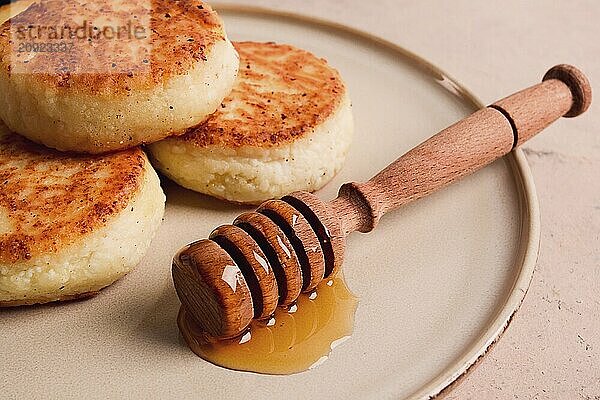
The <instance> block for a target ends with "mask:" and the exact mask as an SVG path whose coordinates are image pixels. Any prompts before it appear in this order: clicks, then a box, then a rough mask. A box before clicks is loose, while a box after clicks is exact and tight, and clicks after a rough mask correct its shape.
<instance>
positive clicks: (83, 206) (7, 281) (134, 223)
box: [0, 123, 165, 306]
mask: <svg viewBox="0 0 600 400" xmlns="http://www.w3.org/2000/svg"><path fill="white" fill-rule="evenodd" d="M164 201H165V197H164V194H163V193H162V190H161V188H160V184H159V181H158V177H157V175H156V173H155V172H154V170H153V169H152V167H151V166H150V163H149V162H148V160H147V158H146V156H145V155H144V153H143V152H142V151H141V150H140V149H131V150H127V151H125V152H120V153H115V154H110V155H105V156H76V155H68V154H64V153H58V152H57V151H55V150H50V149H47V148H45V147H43V146H40V145H38V144H35V143H32V142H30V141H28V140H27V139H25V138H22V137H20V136H19V135H16V134H13V133H11V132H9V131H8V129H7V128H6V126H4V125H3V124H1V123H0V306H11V305H21V304H34V303H45V302H50V301H56V300H67V299H72V298H77V297H82V296H86V295H90V294H93V293H95V292H97V291H98V290H100V289H102V288H103V287H105V286H107V285H109V284H111V283H113V282H114V281H115V280H117V279H119V278H120V277H122V276H123V275H125V274H126V273H127V272H129V271H130V270H131V269H132V268H133V267H134V266H135V265H136V264H137V263H138V262H139V261H140V260H141V258H142V256H143V255H144V253H145V252H146V250H147V249H148V247H149V245H150V241H151V239H152V237H153V236H154V233H155V231H156V229H157V228H158V226H159V225H160V222H161V219H162V215H163V210H164Z"/></svg>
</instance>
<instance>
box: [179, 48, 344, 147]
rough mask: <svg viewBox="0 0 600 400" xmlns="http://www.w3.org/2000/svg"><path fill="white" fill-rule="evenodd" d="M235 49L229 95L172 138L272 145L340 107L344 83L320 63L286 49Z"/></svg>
mask: <svg viewBox="0 0 600 400" xmlns="http://www.w3.org/2000/svg"><path fill="white" fill-rule="evenodd" d="M234 45H235V47H236V49H237V51H238V53H239V54H240V72H239V75H238V79H237V81H236V84H235V86H234V89H233V92H232V93H231V94H230V95H229V96H228V97H227V98H226V99H225V100H224V101H223V104H221V108H220V109H219V110H217V112H216V113H215V114H213V115H212V116H211V117H210V118H209V119H208V120H207V121H206V122H204V123H203V124H201V125H199V126H197V127H194V128H190V129H189V130H188V131H187V132H186V133H185V134H184V135H183V136H180V137H177V138H173V140H177V141H185V142H188V143H193V144H194V145H196V146H200V147H204V146H210V145H223V146H228V147H239V146H255V147H272V146H276V145H281V144H285V143H288V142H291V141H294V140H296V139H298V138H300V137H302V136H304V135H306V134H308V133H310V132H312V131H313V129H314V128H315V127H316V126H317V125H319V124H320V123H322V122H323V121H325V120H326V119H328V118H329V117H330V116H331V115H332V114H333V113H334V112H335V111H336V109H337V108H338V106H339V105H340V103H341V101H342V99H343V97H344V94H345V87H344V84H343V82H342V80H341V77H340V75H339V73H338V72H337V71H336V70H335V69H333V68H332V67H330V66H329V65H328V64H327V61H325V60H324V59H319V58H317V57H315V56H314V55H312V54H311V53H309V52H307V51H304V50H300V49H297V48H295V47H292V46H289V45H281V44H275V43H254V42H239V43H234Z"/></svg>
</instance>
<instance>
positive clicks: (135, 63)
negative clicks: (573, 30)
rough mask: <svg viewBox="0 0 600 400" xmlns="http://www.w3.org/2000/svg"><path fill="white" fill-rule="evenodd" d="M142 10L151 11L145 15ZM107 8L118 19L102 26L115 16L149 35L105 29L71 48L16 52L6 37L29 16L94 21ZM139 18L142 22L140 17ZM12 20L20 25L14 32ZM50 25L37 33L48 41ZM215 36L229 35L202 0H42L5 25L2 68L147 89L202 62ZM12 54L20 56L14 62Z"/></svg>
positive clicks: (76, 82)
mask: <svg viewBox="0 0 600 400" xmlns="http://www.w3.org/2000/svg"><path fill="white" fill-rule="evenodd" d="M117 1H123V2H124V4H126V6H125V7H126V9H121V8H119V11H115V10H114V9H113V8H114V7H113V6H114V4H116V2H117ZM148 4H150V5H151V10H149V9H148V7H147V5H148ZM144 5H146V8H144ZM144 15H146V16H149V18H145V17H144V18H142V17H141V16H144ZM107 16H109V18H110V16H112V17H114V18H115V19H114V20H113V22H112V23H104V24H102V25H101V27H104V26H111V27H112V26H121V25H119V24H118V22H117V21H128V22H132V26H133V27H136V26H140V27H143V28H145V30H144V32H147V33H148V35H149V36H148V37H149V39H148V41H140V40H139V39H136V38H135V37H134V36H133V35H129V36H126V35H125V34H124V33H123V35H122V36H121V38H120V39H118V40H117V39H108V38H106V37H105V36H103V35H100V38H99V39H93V40H91V41H88V40H86V39H85V38H83V39H74V40H67V42H70V41H72V42H74V44H75V45H74V46H73V47H72V48H71V50H70V51H69V52H35V53H22V54H21V53H18V52H17V53H16V57H13V56H12V54H11V53H12V45H11V44H9V41H10V40H11V36H13V37H16V29H17V28H16V27H24V26H25V27H26V26H28V25H29V24H32V25H33V26H34V28H35V29H37V27H38V26H43V27H57V26H58V27H60V26H63V25H66V26H69V27H77V26H81V25H82V21H83V20H86V21H88V25H90V26H91V25H93V22H92V21H104V20H105V18H106V17H107ZM138 16H140V17H138ZM136 20H143V21H145V22H144V23H140V24H139V25H137V24H136ZM11 24H12V25H13V26H14V27H15V28H14V29H13V32H12V33H11ZM146 24H148V25H149V26H145V25H146ZM26 32H28V31H26ZM37 32H38V31H36V30H34V33H35V34H37ZM49 32H50V31H47V30H46V31H43V33H42V35H43V38H44V39H42V40H39V41H49V40H45V39H47V38H48V37H49V35H50V33H49ZM132 32H134V30H132ZM141 36H143V35H142V34H141V33H140V35H139V37H141ZM129 37H131V39H129ZM20 41H21V42H23V41H26V40H20ZM58 41H59V40H55V42H58ZM218 41H225V32H224V30H223V24H222V21H221V19H220V18H219V17H218V15H217V14H216V12H215V11H213V10H212V8H211V7H210V6H209V5H208V4H206V3H204V2H203V1H199V0H148V1H128V0H43V1H42V2H41V3H34V4H32V5H31V6H30V7H29V8H28V9H27V10H26V11H24V12H22V13H21V14H19V15H17V16H15V17H13V18H11V19H10V20H9V21H6V22H5V23H4V24H2V25H1V26H0V68H3V69H5V70H8V71H10V70H13V71H20V70H21V71H25V72H26V71H32V72H36V73H35V75H34V76H33V77H34V79H36V80H38V81H40V83H42V84H43V85H44V86H48V87H53V88H57V89H62V90H68V89H69V88H73V89H74V90H77V91H78V92H81V91H87V92H89V93H92V94H123V93H127V92H129V91H131V90H135V89H148V88H151V87H153V86H155V85H157V84H160V83H164V82H165V81H166V80H168V79H169V78H170V77H172V76H179V75H183V74H185V73H186V72H187V71H189V70H190V69H191V68H192V67H193V66H194V65H196V64H197V63H198V62H204V61H206V60H207V56H208V55H209V53H210V48H211V46H212V45H213V44H215V43H216V42H218ZM142 42H143V43H145V45H143V46H140V48H141V49H140V50H138V52H137V53H136V54H138V55H139V54H140V53H143V56H139V57H138V56H136V57H132V56H130V55H129V53H128V51H129V49H131V48H132V46H139V44H140V43H142ZM148 49H149V50H150V51H149V52H148V51H147V50H148ZM15 60H18V61H17V63H16V64H15V65H12V67H11V63H13V62H15ZM23 63H24V64H23ZM19 64H20V65H19ZM90 71H94V72H92V73H90ZM41 72H43V73H41Z"/></svg>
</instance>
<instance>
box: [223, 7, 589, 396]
mask: <svg viewBox="0 0 600 400" xmlns="http://www.w3.org/2000/svg"><path fill="white" fill-rule="evenodd" d="M227 4H255V5H260V6H266V7H270V8H273V9H278V10H287V11H295V12H299V13H302V14H305V15H311V16H317V17H321V18H325V19H329V20H332V21H335V22H340V23H343V24H346V25H350V26H352V27H355V28H360V29H362V30H366V31H369V32H371V33H374V34H375V35H378V36H381V37H383V38H385V39H388V40H391V41H393V42H395V43H396V44H399V45H401V46H403V47H405V48H407V49H409V50H411V51H413V52H415V53H417V54H419V55H421V56H422V57H424V58H426V59H427V60H429V61H431V62H432V63H434V64H436V65H437V66H439V67H441V68H442V69H444V70H445V71H446V72H448V73H449V74H450V75H452V76H453V77H455V78H456V79H457V80H458V81H459V82H461V83H463V84H464V85H465V86H466V87H468V88H469V89H471V90H472V91H473V92H474V93H475V94H476V95H477V96H478V97H479V98H480V99H481V100H483V101H484V102H485V103H489V102H492V101H494V100H495V99H496V98H497V97H498V96H502V95H505V94H508V93H510V92H512V91H515V90H518V89H520V88H522V87H525V86H527V85H529V84H530V83H531V82H533V81H536V80H537V79H539V78H540V74H542V73H543V71H545V70H546V69H547V68H548V67H550V66H552V65H554V64H558V63H571V64H574V65H576V66H578V67H580V68H582V69H583V70H584V71H585V72H586V74H587V75H588V76H589V78H590V80H591V82H592V87H593V88H594V89H596V93H597V96H596V97H597V100H596V102H595V103H594V104H592V107H591V109H590V110H589V111H588V113H587V114H586V115H584V116H582V117H580V118H578V119H575V120H573V121H568V123H565V122H564V121H563V122H559V123H557V124H555V125H554V126H552V127H550V128H549V129H548V131H547V132H546V133H545V134H543V135H541V136H538V137H537V138H535V139H533V140H532V141H531V142H529V143H528V144H527V145H526V146H525V148H524V149H525V152H526V154H527V157H528V159H529V163H530V165H531V169H532V171H533V175H534V177H535V182H536V186H537V192H538V196H539V202H540V208H541V214H542V221H541V222H542V237H541V248H540V256H539V261H538V264H537V268H536V272H535V275H534V277H533V281H532V284H531V288H530V290H529V293H528V294H527V296H526V298H525V301H524V303H523V306H522V307H521V309H520V311H519V312H518V313H517V314H516V316H515V317H514V319H513V321H512V323H511V325H510V326H509V328H508V330H507V331H506V333H505V334H504V335H503V337H502V338H501V339H500V341H499V342H498V343H497V344H496V345H495V346H494V347H493V348H492V349H491V350H490V352H489V354H488V355H487V356H486V357H485V358H484V359H483V360H481V361H480V362H479V363H478V364H477V365H476V366H475V367H474V368H472V370H471V371H470V372H469V374H468V375H467V376H466V377H464V378H463V379H461V380H460V381H459V382H457V383H456V384H454V385H453V387H451V388H450V389H448V390H446V391H445V392H444V394H443V395H442V396H440V397H441V398H443V399H471V398H473V399H482V398H497V399H547V398H551V399H590V400H595V399H600V113H599V111H600V40H599V38H600V22H599V21H600V3H598V2H597V1H595V0H587V1H584V0H579V1H547V0H528V1H526V2H525V1H518V0H504V1H498V0H493V1H473V0H452V1H439V0H438V1H434V0H419V1H417V0H376V1H358V0H336V1H333V0H327V1H326V0H302V1H299V0H252V1H237V2H227Z"/></svg>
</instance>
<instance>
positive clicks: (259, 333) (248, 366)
mask: <svg viewBox="0 0 600 400" xmlns="http://www.w3.org/2000/svg"><path fill="white" fill-rule="evenodd" d="M357 305H358V299H357V298H356V297H355V296H354V295H353V294H352V293H351V292H350V290H349V289H348V287H347V286H346V283H345V282H344V280H343V278H342V277H341V275H338V276H336V277H334V278H329V279H325V280H324V281H323V282H321V284H319V286H317V288H316V289H315V291H314V292H312V293H308V294H301V295H300V297H299V298H298V301H297V303H296V304H294V305H293V306H291V307H288V308H283V307H278V308H277V310H276V311H275V315H274V317H273V318H271V319H270V320H268V321H256V320H255V321H253V322H252V324H251V325H250V329H249V330H248V331H247V332H246V333H245V334H243V335H241V336H240V337H238V338H236V339H227V340H216V339H214V338H210V337H208V336H207V334H206V333H204V332H202V331H200V328H198V327H197V325H196V324H194V322H193V320H192V319H191V318H188V316H187V314H186V310H185V309H184V308H183V307H181V309H180V310H179V316H178V318H177V323H178V325H179V330H180V331H181V333H182V335H183V338H184V339H185V341H186V342H187V344H188V346H189V347H190V349H191V350H192V351H193V352H194V353H196V354H197V355H198V356H200V357H201V358H203V359H204V360H206V361H208V362H211V363H213V364H215V365H218V366H221V367H225V368H229V369H233V370H238V371H250V372H257V373H261V374H274V375H288V374H294V373H298V372H302V371H306V370H309V369H312V368H314V367H316V366H318V365H320V364H321V363H323V362H324V361H325V360H326V359H327V358H328V357H329V354H330V353H331V350H332V349H333V348H334V347H336V346H337V345H338V344H340V343H342V342H344V341H345V340H347V339H349V338H350V336H351V334H352V330H353V329H354V314H355V312H356V307H357Z"/></svg>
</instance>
